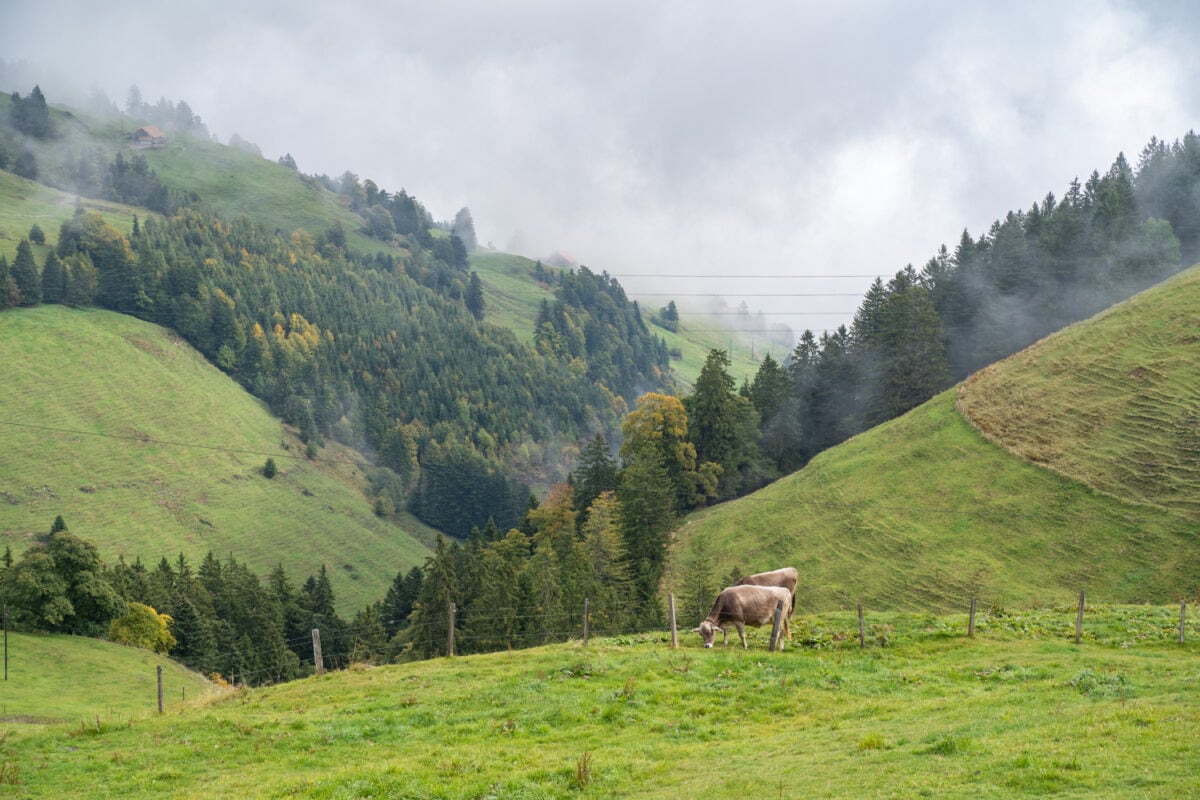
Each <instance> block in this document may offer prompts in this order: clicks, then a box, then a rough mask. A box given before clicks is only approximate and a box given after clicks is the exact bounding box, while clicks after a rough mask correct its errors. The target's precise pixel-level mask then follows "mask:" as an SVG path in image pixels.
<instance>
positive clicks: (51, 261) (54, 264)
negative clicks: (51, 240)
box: [42, 250, 67, 303]
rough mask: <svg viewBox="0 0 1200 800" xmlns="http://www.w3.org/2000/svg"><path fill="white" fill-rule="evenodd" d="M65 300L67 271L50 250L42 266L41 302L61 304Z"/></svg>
mask: <svg viewBox="0 0 1200 800" xmlns="http://www.w3.org/2000/svg"><path fill="white" fill-rule="evenodd" d="M66 299H67V270H66V268H64V267H63V263H62V261H60V260H59V258H58V255H57V254H56V253H55V252H54V251H53V250H51V251H50V252H49V253H47V254H46V262H45V263H44V264H43V265H42V302H43V303H63V302H66Z"/></svg>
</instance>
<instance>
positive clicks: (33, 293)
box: [11, 239, 42, 306]
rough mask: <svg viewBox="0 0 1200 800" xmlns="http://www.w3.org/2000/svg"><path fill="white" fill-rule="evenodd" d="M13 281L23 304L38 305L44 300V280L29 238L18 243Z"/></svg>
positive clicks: (14, 260) (13, 266)
mask: <svg viewBox="0 0 1200 800" xmlns="http://www.w3.org/2000/svg"><path fill="white" fill-rule="evenodd" d="M11 274H12V278H13V282H14V283H16V286H17V291H18V292H20V296H21V300H20V302H21V305H23V306H36V305H37V304H38V303H40V302H41V301H42V282H41V278H39V277H38V269H37V263H36V262H35V261H34V260H33V248H32V247H30V245H29V240H28V239H22V240H21V241H20V242H18V243H17V255H16V257H15V258H14V259H13V263H12V270H11Z"/></svg>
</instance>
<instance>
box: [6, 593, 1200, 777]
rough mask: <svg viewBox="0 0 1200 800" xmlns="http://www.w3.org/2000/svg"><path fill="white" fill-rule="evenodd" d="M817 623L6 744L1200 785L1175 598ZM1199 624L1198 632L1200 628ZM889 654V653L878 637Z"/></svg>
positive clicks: (505, 664)
mask: <svg viewBox="0 0 1200 800" xmlns="http://www.w3.org/2000/svg"><path fill="white" fill-rule="evenodd" d="M1073 616H1074V615H1073V613H1072V611H1071V610H1070V609H1059V610H1057V611H1050V612H1046V613H1044V614H1041V615H1027V616H1009V617H993V618H981V619H980V621H979V627H978V629H977V634H976V636H975V638H973V639H968V638H966V637H965V636H964V635H963V623H964V622H965V620H963V619H962V618H961V616H960V617H956V618H934V617H929V616H924V615H920V616H899V615H889V616H885V617H871V618H870V619H869V623H870V626H871V627H870V632H871V633H870V635H871V640H872V641H871V644H870V646H869V647H868V648H867V649H865V650H860V649H859V648H858V642H857V638H856V637H851V638H848V637H850V633H851V631H852V630H853V628H854V625H855V623H854V620H853V619H852V617H850V616H838V617H821V618H805V619H803V620H801V624H802V627H803V631H802V633H803V635H804V636H807V637H808V642H809V645H808V646H801V647H798V648H789V649H787V650H785V651H784V652H782V653H775V654H770V653H768V652H767V651H766V650H765V648H764V647H763V641H762V637H761V636H760V637H757V638H756V639H755V640H754V642H753V649H751V650H750V651H749V652H743V651H742V650H741V649H740V648H729V649H728V650H725V649H722V648H719V647H718V648H716V649H714V650H707V651H706V650H703V649H701V648H700V647H699V640H698V639H697V638H696V637H694V636H689V637H688V638H687V639H685V641H684V642H683V647H682V648H681V649H679V650H671V649H669V646H668V645H667V644H666V643H665V642H664V641H663V637H661V636H655V637H642V638H639V639H628V638H627V639H613V640H604V641H593V642H592V644H591V645H590V646H589V647H588V648H587V649H583V648H582V647H581V646H580V645H579V644H578V643H576V644H569V645H559V646H553V647H546V648H540V649H535V650H525V651H518V652H510V653H495V654H491V655H485V656H471V657H465V658H464V657H460V658H456V659H453V660H446V659H438V660H435V661H429V662H423V663H418V664H412V665H405V666H393V667H382V668H361V669H357V670H352V671H349V672H342V673H335V674H330V675H326V676H324V677H322V678H310V679H306V680H302V681H296V682H293V683H290V684H285V685H281V686H276V687H271V688H266V689H259V690H252V691H239V692H238V693H236V694H234V695H231V696H228V697H226V698H224V699H218V700H215V701H212V702H209V703H207V704H205V705H204V706H203V707H198V708H197V707H192V708H189V707H181V708H177V709H176V708H173V709H171V710H170V711H169V712H168V713H167V714H164V715H163V716H162V717H159V716H157V715H147V716H145V717H144V718H140V719H136V720H132V721H130V722H128V723H127V724H110V723H108V722H107V721H106V720H101V721H100V724H99V725H96V726H91V725H88V726H61V727H53V728H48V729H44V730H41V731H24V732H22V733H20V734H19V735H17V736H15V737H9V738H7V739H4V740H2V741H0V763H2V769H0V781H4V782H6V783H9V784H13V785H12V786H9V787H6V789H7V790H8V791H11V792H13V793H17V794H19V795H20V796H24V797H55V798H77V797H78V798H82V797H88V798H95V797H121V798H125V799H127V800H136V798H143V797H145V798H150V797H155V798H158V797H175V798H201V797H247V796H254V797H264V798H266V797H311V798H350V797H355V798H384V797H388V798H392V797H404V798H476V797H505V798H568V797H583V798H618V797H620V798H628V797H638V798H678V797H712V798H732V797H737V798H745V797H771V798H774V797H788V798H791V797H808V796H820V797H823V798H851V797H853V798H860V797H889V798H890V797H894V798H901V797H905V798H907V797H922V796H927V797H965V796H973V797H989V798H1008V797H1013V798H1016V797H1029V796H1035V795H1043V794H1055V795H1057V796H1061V797H1095V796H1104V797H1113V798H1125V797H1129V798H1134V797H1136V798H1148V797H1149V798H1176V797H1184V796H1191V795H1194V794H1195V793H1196V792H1197V791H1200V779H1198V778H1197V776H1196V773H1195V770H1194V758H1193V757H1192V756H1193V755H1194V754H1193V752H1192V750H1193V749H1194V748H1193V747H1192V746H1191V744H1190V743H1191V742H1193V741H1194V738H1195V737H1194V731H1195V728H1196V726H1197V724H1200V702H1197V700H1198V699H1200V698H1198V697H1197V686H1196V680H1195V663H1196V657H1197V655H1198V654H1200V650H1198V649H1197V647H1198V646H1197V644H1196V643H1195V642H1194V641H1192V642H1191V643H1189V644H1187V645H1184V646H1181V645H1179V644H1177V643H1172V637H1173V636H1174V635H1175V633H1176V630H1175V627H1174V626H1176V625H1177V624H1178V607H1176V608H1174V609H1170V608H1149V607H1140V608H1109V609H1091V610H1090V611H1089V616H1088V625H1089V626H1094V627H1095V632H1094V633H1093V632H1091V631H1092V628H1091V627H1089V635H1088V638H1087V640H1086V641H1085V642H1084V643H1083V644H1082V645H1079V646H1076V645H1074V644H1073V643H1071V641H1070V639H1069V638H1068V633H1067V631H1068V630H1070V629H1071V628H1072V625H1073ZM1196 633H1197V628H1196V627H1195V626H1194V625H1193V626H1191V628H1190V630H1189V632H1188V635H1189V636H1190V637H1195V635H1196ZM885 642H886V644H887V646H886V647H881V646H880V644H881V643H885Z"/></svg>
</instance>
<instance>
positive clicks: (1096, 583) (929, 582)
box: [668, 268, 1200, 610]
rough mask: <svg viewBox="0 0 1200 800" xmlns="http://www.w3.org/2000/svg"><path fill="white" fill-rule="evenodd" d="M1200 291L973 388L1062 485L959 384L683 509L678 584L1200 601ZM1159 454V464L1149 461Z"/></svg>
mask: <svg viewBox="0 0 1200 800" xmlns="http://www.w3.org/2000/svg"><path fill="white" fill-rule="evenodd" d="M1198 290H1200V268H1193V269H1192V270H1190V271H1188V272H1187V273H1185V274H1184V275H1181V276H1180V277H1179V278H1178V279H1176V280H1173V281H1169V282H1167V283H1166V284H1163V285H1162V286H1160V287H1156V288H1155V289H1152V290H1150V291H1148V292H1146V293H1144V294H1143V295H1140V296H1139V297H1137V298H1135V299H1134V300H1132V301H1130V302H1129V303H1127V304H1124V305H1123V306H1121V307H1120V308H1118V309H1117V310H1115V311H1114V312H1111V313H1108V314H1103V315H1101V316H1099V317H1097V318H1095V319H1092V320H1089V321H1087V322H1084V323H1080V324H1078V325H1076V326H1074V327H1072V328H1070V329H1068V330H1066V331H1064V332H1062V333H1060V334H1058V335H1055V336H1051V337H1048V338H1047V339H1046V340H1043V341H1042V342H1040V343H1038V344H1037V345H1035V346H1034V347H1032V348H1030V349H1029V350H1027V351H1026V352H1024V353H1022V354H1020V355H1019V356H1016V357H1014V358H1013V359H1010V360H1009V361H1007V362H1005V363H1004V364H1003V366H1002V367H997V368H996V369H995V370H994V371H987V372H985V373H984V374H983V375H981V376H980V377H979V378H978V379H976V380H977V382H976V381H971V382H968V384H967V385H966V387H964V389H963V397H964V403H965V404H966V405H967V408H968V409H969V410H970V413H972V415H973V417H975V416H979V417H982V418H983V420H984V426H985V428H986V429H987V430H996V431H1000V433H1001V434H1002V435H1001V439H1002V441H1005V442H1006V443H1007V442H1010V441H1011V442H1016V443H1017V444H1016V445H1014V446H1015V447H1018V448H1020V447H1023V448H1025V449H1024V451H1023V452H1025V453H1027V454H1028V455H1029V457H1030V458H1034V459H1036V460H1039V461H1044V462H1046V461H1049V462H1052V463H1053V464H1054V465H1056V466H1060V465H1061V466H1060V468H1061V469H1062V472H1063V473H1069V475H1070V477H1068V475H1067V474H1060V473H1058V472H1053V471H1050V470H1047V469H1044V468H1042V467H1040V466H1036V465H1035V464H1033V463H1030V461H1027V460H1025V459H1024V458H1019V457H1016V456H1014V455H1012V454H1010V453H1009V452H1008V451H1006V450H1004V449H1002V448H1000V447H998V446H996V445H995V444H992V443H991V442H988V441H986V440H985V439H984V438H983V436H982V435H981V434H980V433H979V432H978V431H977V430H976V429H975V428H973V427H972V426H971V425H970V424H969V423H968V422H967V421H966V420H965V419H964V418H963V417H962V415H961V414H960V413H959V412H958V411H957V410H956V409H955V397H956V391H955V390H950V391H947V392H945V393H943V394H941V395H939V396H938V397H936V398H934V399H933V400H932V401H930V402H929V403H926V404H925V405H923V406H921V407H919V408H917V409H915V410H913V411H912V412H910V413H909V414H907V415H906V416H904V417H901V418H899V419H896V420H892V421H891V422H889V423H886V424H884V425H881V426H879V427H878V428H875V429H873V430H870V431H868V432H866V433H864V434H861V435H859V436H857V437H855V438H854V439H851V440H850V441H848V442H846V443H844V444H843V445H841V446H839V447H837V448H834V449H832V450H829V451H826V452H825V453H822V454H821V455H820V456H818V457H817V458H815V459H814V460H813V461H812V462H811V463H810V464H809V465H808V466H807V467H805V468H804V469H803V470H801V471H800V472H798V473H795V474H794V475H792V476H789V477H788V478H785V479H783V480H781V481H779V482H777V483H776V484H774V485H772V486H769V487H767V488H765V489H763V490H761V491H759V492H757V493H755V494H753V495H751V496H749V497H746V498H744V499H741V500H738V501H735V502H732V503H729V504H727V505H724V506H721V507H718V508H713V509H708V510H706V511H703V512H701V513H698V514H695V515H693V516H692V517H690V518H689V519H688V520H687V521H686V523H685V525H684V526H683V527H682V528H681V529H680V531H679V533H678V537H677V542H676V544H675V550H674V554H673V559H672V569H671V573H670V575H669V578H668V585H669V586H670V587H671V588H673V589H674V590H675V591H676V592H677V593H682V594H685V595H686V594H688V593H689V592H690V593H692V594H696V593H697V589H696V587H697V586H699V587H701V588H702V589H705V590H706V591H712V590H715V588H717V587H719V586H722V585H725V584H726V582H727V581H728V580H729V579H730V577H731V576H732V575H733V574H734V573H739V574H740V573H741V572H743V571H754V570H758V569H766V568H770V567H775V566H779V565H781V564H785V563H786V564H794V565H795V566H796V567H798V568H800V570H801V573H802V576H803V578H802V580H801V586H800V589H799V590H798V593H797V603H798V605H799V607H800V608H812V609H830V608H842V609H846V608H852V607H853V606H854V604H855V603H857V602H858V601H859V600H862V601H863V602H864V603H866V604H867V605H868V607H875V608H879V607H883V608H905V609H924V610H934V609H945V608H964V607H965V606H966V604H967V603H968V602H969V599H970V597H971V596H977V597H979V598H980V599H981V600H983V601H985V602H988V603H993V604H999V605H1003V604H1010V603H1011V604H1030V603H1038V602H1048V601H1053V600H1055V599H1056V598H1057V599H1060V600H1061V599H1065V598H1067V597H1069V596H1070V595H1071V594H1072V593H1074V592H1077V591H1078V590H1079V589H1080V588H1084V587H1086V588H1087V589H1088V591H1089V593H1090V594H1091V596H1094V597H1096V598H1097V599H1103V600H1107V601H1114V602H1135V601H1147V600H1149V601H1155V600H1157V601H1161V602H1165V601H1171V600H1174V599H1176V598H1178V597H1180V596H1188V597H1190V596H1193V595H1194V594H1195V592H1196V590H1197V587H1200V540H1198V539H1197V537H1196V535H1195V530H1196V518H1195V515H1194V510H1193V507H1192V506H1191V505H1190V504H1189V502H1188V493H1187V490H1186V487H1187V486H1188V485H1189V484H1188V483H1187V481H1188V480H1190V478H1189V477H1188V476H1189V475H1190V472H1189V468H1188V463H1189V462H1188V461H1187V454H1188V453H1189V452H1192V453H1194V450H1190V451H1189V449H1188V442H1189V438H1188V437H1189V436H1194V430H1195V428H1194V424H1192V423H1190V422H1189V421H1191V420H1194V419H1195V417H1194V414H1195V409H1196V407H1197V402H1198V398H1200V389H1198V388H1197V387H1198V386H1200V383H1198V382H1197V381H1196V379H1195V373H1196V371H1197V366H1196V363H1195V360H1194V355H1193V354H1192V353H1191V350H1192V349H1194V344H1193V343H1192V342H1193V340H1192V334H1191V333H1190V332H1189V331H1188V320H1189V319H1193V318H1194V309H1195V307H1196V305H1197V302H1198V299H1200V298H1198V295H1197V292H1198ZM1045 375H1050V376H1053V378H1054V380H1049V379H1045V378H1042V377H1039V376H1045ZM1122 376H1123V377H1124V379H1123V380H1122V379H1121V378H1122ZM1094 409H1099V410H1094ZM1043 420H1045V421H1046V425H1047V427H1045V428H1043V422H1042V421H1043ZM1099 420H1108V421H1111V422H1112V423H1113V424H1111V425H1108V426H1107V427H1106V426H1104V425H1100V424H1098V421H1099ZM1122 420H1124V422H1122ZM1189 431H1190V432H1191V433H1189ZM1018 434H1020V435H1018ZM1047 442H1050V443H1051V444H1047ZM1031 443H1032V444H1031ZM1151 451H1153V452H1154V453H1156V454H1158V455H1157V456H1156V459H1161V462H1160V461H1157V460H1153V461H1154V463H1161V464H1162V465H1163V468H1162V469H1143V468H1142V467H1140V466H1138V465H1145V464H1147V463H1149V462H1148V461H1147V453H1148V452H1151ZM1057 453H1062V454H1064V457H1062V458H1058V457H1056V458H1054V459H1051V458H1050V457H1049V455H1047V454H1051V455H1053V454H1057ZM1066 455H1070V456H1071V458H1070V459H1069V460H1068V459H1067V458H1066V457H1065V456H1066ZM1068 464H1069V465H1070V466H1069V467H1068V466H1067V465H1068ZM1146 500H1152V501H1153V502H1152V503H1151V502H1145V501H1146ZM700 594H703V592H700Z"/></svg>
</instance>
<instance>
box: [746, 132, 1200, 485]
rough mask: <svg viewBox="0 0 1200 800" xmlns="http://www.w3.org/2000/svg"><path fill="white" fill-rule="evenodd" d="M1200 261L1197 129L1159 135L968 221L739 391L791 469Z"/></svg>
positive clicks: (763, 442)
mask: <svg viewBox="0 0 1200 800" xmlns="http://www.w3.org/2000/svg"><path fill="white" fill-rule="evenodd" d="M1198 258H1200V137H1198V136H1197V134H1196V133H1194V132H1189V133H1188V134H1187V135H1186V136H1184V137H1183V138H1182V139H1180V140H1176V141H1175V142H1173V143H1171V144H1168V143H1166V142H1164V141H1161V140H1158V139H1152V140H1151V141H1150V142H1149V144H1147V146H1146V147H1145V149H1144V150H1143V151H1142V153H1141V156H1140V158H1139V161H1138V164H1137V166H1136V168H1134V167H1132V166H1131V165H1130V164H1129V163H1128V161H1127V160H1126V159H1125V157H1124V155H1119V156H1118V157H1117V158H1116V160H1115V161H1114V162H1113V164H1112V166H1111V167H1110V168H1109V169H1108V170H1107V171H1106V172H1104V173H1103V174H1101V173H1100V172H1093V173H1092V174H1091V176H1090V177H1089V178H1088V180H1087V181H1086V182H1084V183H1082V184H1081V183H1080V182H1079V181H1078V180H1073V181H1071V183H1070V185H1069V186H1068V187H1067V190H1066V192H1065V193H1064V195H1063V197H1062V198H1061V199H1058V198H1056V197H1055V196H1054V195H1053V194H1047V195H1046V196H1045V197H1044V198H1043V199H1042V200H1040V201H1038V202H1037V203H1034V204H1032V205H1031V206H1030V207H1029V209H1028V210H1025V211H1010V212H1009V213H1008V214H1006V215H1005V216H1004V218H1003V219H1000V220H997V221H996V222H994V223H993V224H992V225H991V227H990V228H989V229H988V231H987V232H986V233H984V234H983V235H981V236H979V237H978V238H975V237H973V236H971V235H970V234H969V233H968V232H967V231H963V233H962V236H961V238H960V240H959V242H958V244H957V246H956V247H955V248H954V249H953V251H951V250H949V249H948V248H946V247H945V246H943V247H941V248H940V249H939V250H938V252H937V253H936V254H935V255H934V256H933V257H932V258H930V259H929V261H928V262H926V264H925V265H924V267H923V268H921V269H920V270H917V269H915V268H914V267H913V266H912V265H909V266H907V267H905V268H904V269H902V270H900V271H899V272H897V273H896V274H895V276H894V277H893V278H892V279H891V280H889V281H887V282H886V283H885V282H884V281H883V280H882V279H877V280H876V281H875V282H874V283H873V284H872V285H871V286H870V287H869V288H868V290H867V292H866V294H865V296H864V298H863V301H862V303H861V304H860V306H859V308H858V311H857V312H856V314H855V316H854V320H853V322H852V323H851V325H850V326H849V328H847V327H845V326H841V327H839V328H838V329H837V330H834V331H826V332H824V333H822V334H821V335H820V336H817V335H815V334H814V333H813V332H812V331H804V333H803V334H802V335H801V336H800V338H799V341H798V343H797V345H796V346H795V348H794V350H793V351H792V353H791V354H790V357H789V358H787V359H785V361H784V363H779V362H777V361H775V360H774V359H772V358H770V357H769V356H768V357H765V358H764V359H763V361H762V363H761V364H760V366H759V369H758V371H757V372H756V374H755V375H754V378H753V380H752V381H748V382H747V384H746V385H744V386H742V387H741V388H740V390H739V393H740V394H741V395H743V396H745V397H746V398H748V399H749V400H750V402H751V404H752V405H753V407H754V409H755V410H756V411H757V412H758V414H759V420H760V421H759V433H758V444H759V446H760V447H761V449H762V452H763V453H764V454H765V455H766V456H767V457H768V458H769V461H770V462H771V464H772V465H773V466H774V468H775V469H776V470H778V471H779V472H782V473H786V472H790V471H792V470H794V469H797V468H799V467H800V466H802V465H803V464H805V463H806V462H807V461H808V460H809V459H811V458H812V457H813V456H814V455H816V454H817V453H819V452H821V451H822V450H824V449H826V448H828V447H832V446H833V445H836V444H838V443H839V442H842V441H844V440H845V439H847V438H849V437H850V436H853V435H854V434H856V433H858V432H860V431H863V430H866V429H867V428H869V427H872V426H873V425H877V424H879V423H880V422H883V421H885V420H888V419H892V418H893V417H896V416H899V415H901V414H903V413H905V412H906V411H908V410H910V409H912V408H914V407H916V406H917V405H920V404H921V403H923V402H925V401H926V400H928V399H929V398H930V397H932V396H933V395H934V394H936V393H937V392H939V391H941V390H943V389H946V388H948V387H950V386H951V385H952V384H953V383H954V382H956V381H959V380H961V379H963V378H964V377H966V376H967V375H969V374H970V373H971V372H974V371H975V370H977V369H980V368H981V367H983V366H986V365H987V364H990V363H993V362H995V361H997V360H999V359H1001V358H1004V357H1006V356H1008V355H1010V354H1012V353H1014V352H1016V351H1017V350H1020V349H1022V348H1024V347H1026V346H1027V345H1029V344H1032V343H1033V342H1035V341H1037V340H1038V339H1039V338H1041V337H1043V336H1045V335H1047V334H1049V333H1051V332H1053V331H1056V330H1059V329H1060V328H1063V327H1065V326H1066V325H1069V324H1071V323H1073V322H1076V321H1078V320H1081V319H1085V318H1087V317H1089V316H1091V315H1093V314H1095V313H1097V312H1099V311H1101V310H1102V309H1104V308H1106V307H1108V306H1109V305H1111V304H1113V303H1115V302H1118V301H1120V300H1123V299H1125V298H1127V297H1130V296H1131V295H1133V294H1135V293H1136V292H1138V291H1141V290H1142V289H1145V288H1147V287H1149V286H1151V285H1153V284H1155V283H1157V282H1159V281H1161V280H1163V279H1164V278H1166V277H1167V276H1169V275H1171V274H1173V273H1175V272H1177V271H1178V270H1179V269H1180V268H1181V266H1182V265H1183V264H1191V263H1193V262H1195V261H1196V260H1197V259H1198Z"/></svg>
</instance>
